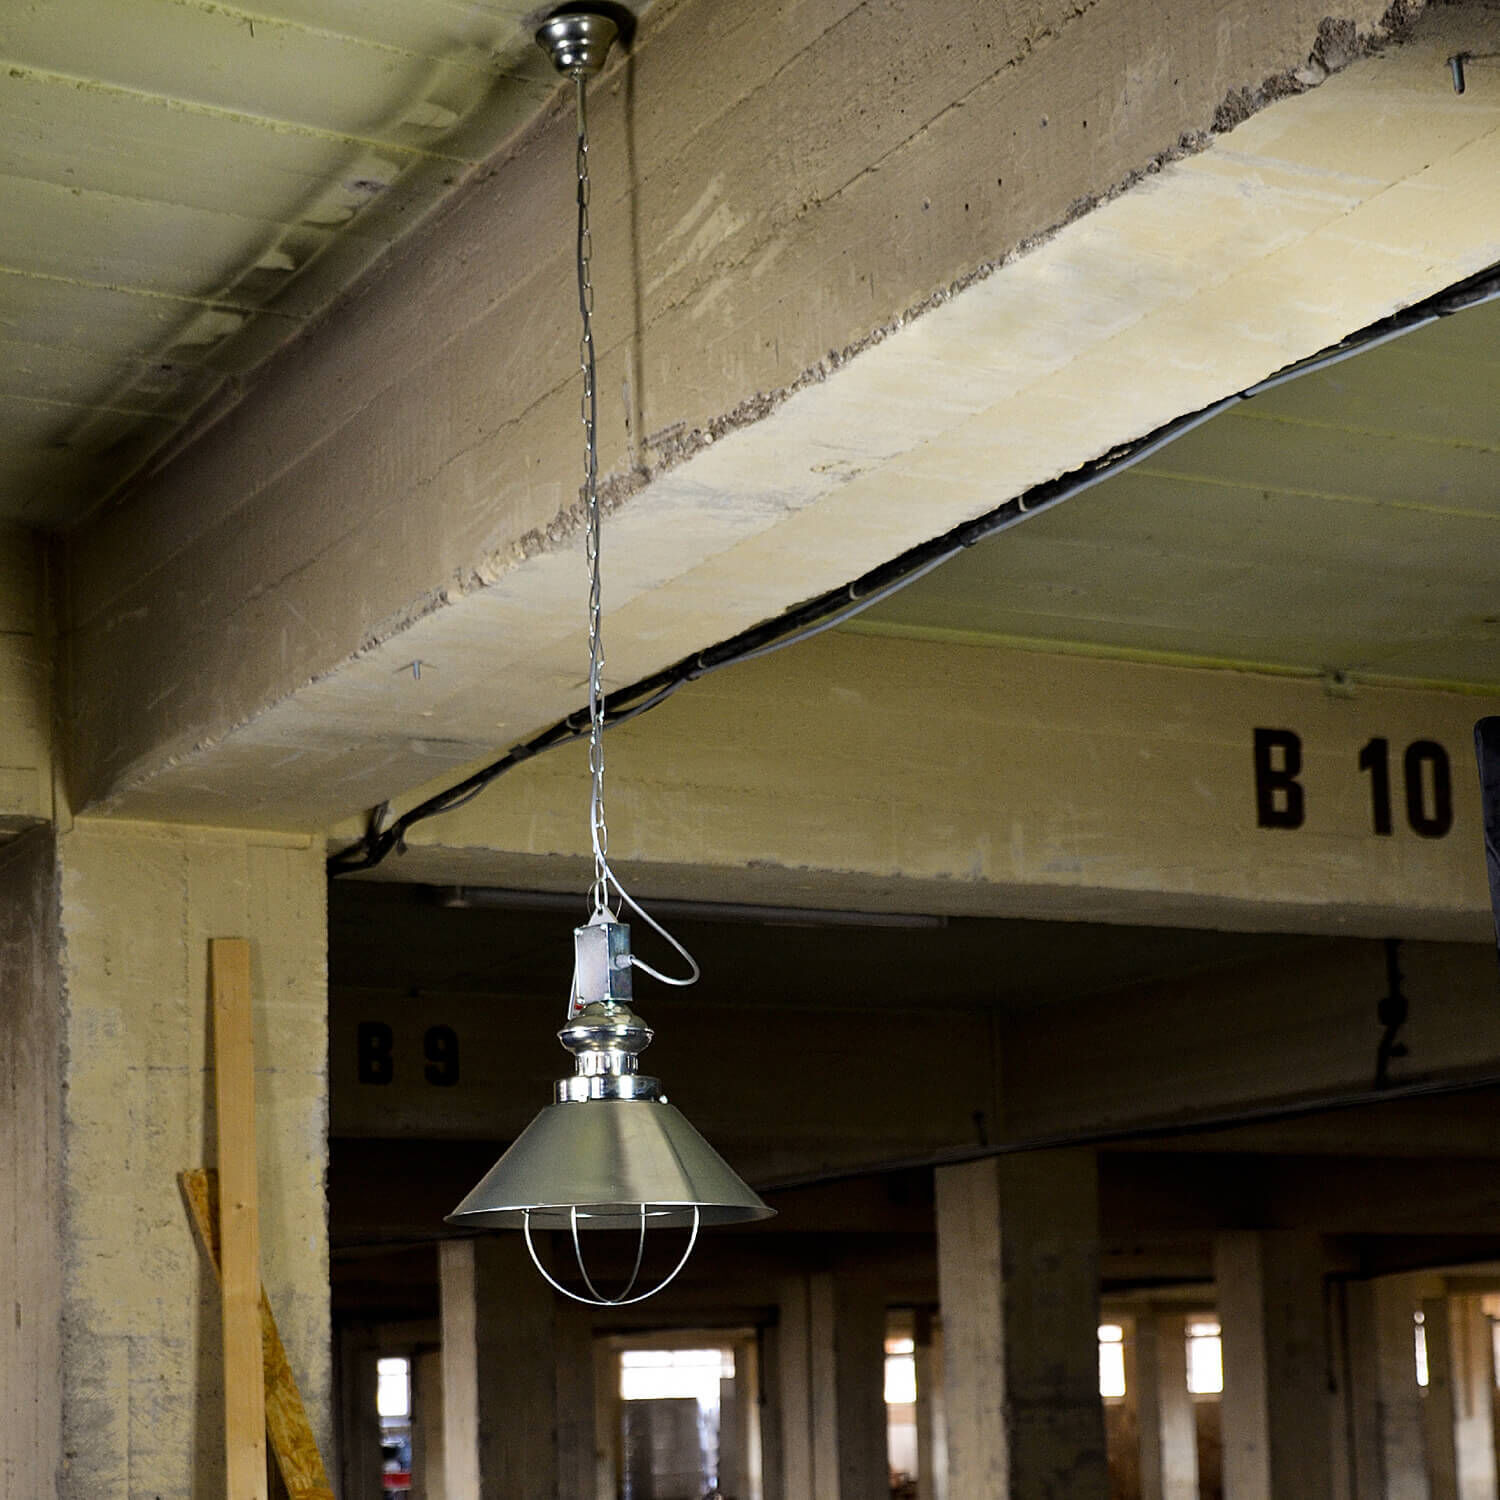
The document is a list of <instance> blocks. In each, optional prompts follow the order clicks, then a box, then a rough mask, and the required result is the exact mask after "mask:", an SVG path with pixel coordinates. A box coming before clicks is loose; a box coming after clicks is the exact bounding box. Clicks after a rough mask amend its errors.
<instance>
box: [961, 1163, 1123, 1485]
mask: <svg viewBox="0 0 1500 1500" xmlns="http://www.w3.org/2000/svg"><path fill="white" fill-rule="evenodd" d="M1098 1199H1099V1192H1098V1169H1097V1164H1096V1161H1095V1157H1094V1154H1093V1153H1092V1152H1084V1151H1069V1152H1046V1153H1041V1152H1038V1153H1034V1154H1027V1155H1021V1156H1004V1157H996V1158H992V1159H990V1160H986V1161H979V1162H971V1163H967V1164H965V1165H963V1166H956V1167H943V1168H940V1169H939V1171H938V1173H937V1224H938V1283H939V1290H940V1294H941V1297H942V1307H943V1343H944V1366H945V1376H944V1382H943V1403H944V1409H945V1412H946V1417H947V1431H948V1493H949V1495H950V1496H953V1497H958V1496H962V1497H963V1500H1104V1497H1105V1496H1107V1494H1108V1492H1109V1491H1108V1483H1109V1481H1108V1470H1107V1465H1106V1462H1105V1452H1104V1415H1103V1407H1102V1404H1101V1402H1100V1400H1099V1344H1098V1322H1099V1316H1098V1307H1099V1203H1098Z"/></svg>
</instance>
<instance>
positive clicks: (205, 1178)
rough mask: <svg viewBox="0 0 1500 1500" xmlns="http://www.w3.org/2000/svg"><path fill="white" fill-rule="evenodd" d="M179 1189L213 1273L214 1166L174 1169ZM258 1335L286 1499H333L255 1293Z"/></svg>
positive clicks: (265, 1302) (276, 1336)
mask: <svg viewBox="0 0 1500 1500" xmlns="http://www.w3.org/2000/svg"><path fill="white" fill-rule="evenodd" d="M178 1181H179V1182H180V1183H181V1184H182V1194H183V1197H184V1198H185V1199H186V1200H187V1206H188V1212H189V1214H190V1216H191V1218H192V1221H193V1229H194V1230H195V1231H196V1233H197V1236H198V1243H199V1245H200V1246H202V1249H203V1253H204V1254H205V1255H206V1256H207V1257H208V1259H209V1263H210V1264H211V1265H212V1266H213V1268H214V1274H215V1275H216V1276H217V1275H218V1274H219V1178H218V1174H217V1173H216V1172H213V1171H211V1170H204V1169H203V1168H198V1169H196V1170H193V1171H190V1172H182V1173H179V1174H178ZM260 1335H261V1351H262V1365H263V1369H264V1372H265V1393H266V1432H267V1435H268V1436H269V1437H270V1439H271V1449H272V1451H273V1452H274V1453H275V1455H276V1464H277V1467H278V1468H279V1469H280V1470H281V1479H282V1483H283V1484H285V1485H286V1490H287V1494H288V1496H290V1500H333V1486H332V1485H331V1484H330V1483H329V1481H328V1472H327V1470H326V1469H325V1468H324V1467H323V1456H322V1454H321V1453H319V1452H318V1440H317V1438H315V1437H314V1436H313V1430H312V1424H311V1423H310V1422H309V1421H308V1419H307V1409H306V1407H304V1406H303V1404H302V1393H301V1391H299V1390H298V1389H297V1380H296V1377H295V1376H294V1375H293V1374H292V1368H291V1365H290V1364H289V1363H288V1361H287V1357H286V1349H285V1347H284V1346H283V1345H282V1342H281V1331H280V1330H279V1329H278V1328H277V1326H276V1317H275V1314H274V1313H273V1312H272V1311H271V1304H270V1301H269V1299H268V1298H267V1297H266V1293H265V1288H264V1287H262V1288H261V1293H260Z"/></svg>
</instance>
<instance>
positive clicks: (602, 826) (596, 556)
mask: <svg viewBox="0 0 1500 1500" xmlns="http://www.w3.org/2000/svg"><path fill="white" fill-rule="evenodd" d="M575 83H576V84H577V98H578V154H577V167H578V239H577V251H578V253H577V267H578V315H579V319H580V321H581V323H582V328H583V331H582V335H581V337H580V339H579V347H578V364H579V368H580V369H581V370H582V372H583V399H582V415H583V448H584V470H583V488H584V496H583V498H584V508H585V511H586V516H587V521H586V526H585V529H584V549H583V550H584V558H585V561H586V562H587V564H588V572H589V604H588V615H589V842H590V843H591V844H592V846H593V852H594V882H593V886H592V887H591V890H590V901H591V903H592V908H593V910H592V915H591V917H590V920H591V921H600V920H609V919H612V918H614V917H615V916H616V915H617V914H618V913H617V911H616V910H613V909H611V907H610V902H609V894H610V891H611V889H613V891H614V892H615V894H616V896H617V897H618V898H619V901H620V903H621V904H622V905H624V906H627V907H629V908H630V910H631V911H633V912H634V913H635V914H636V915H637V916H638V917H639V918H640V919H641V920H642V921H643V922H645V923H646V925H647V926H648V927H650V928H651V929H652V930H653V931H655V932H656V933H658V934H659V935H660V936H661V937H663V938H665V939H666V941H667V942H668V943H669V944H670V945H671V946H672V948H673V949H675V950H676V952H677V953H678V954H679V955H680V956H681V957H682V958H683V959H684V960H685V961H686V963H687V966H688V972H687V974H686V975H675V974H664V973H662V972H661V970H660V969H656V968H653V967H652V966H651V965H650V964H648V963H646V962H645V961H644V960H642V959H639V958H637V957H636V956H635V955H634V954H633V953H632V954H631V956H630V962H631V963H632V964H633V965H634V966H635V967H636V968H637V969H639V970H640V971H641V972H642V973H643V974H649V975H650V976H651V977H652V978H653V979H656V980H659V981H660V982H661V983H662V984H669V985H673V986H676V987H678V988H685V987H686V986H688V985H691V984H696V983H697V982H698V980H699V978H700V976H701V975H702V972H703V971H702V970H701V969H700V968H699V967H698V960H697V959H695V958H694V957H693V955H692V954H691V953H689V952H688V950H687V949H686V948H685V947H684V946H683V945H682V943H680V942H679V941H678V940H677V938H675V937H673V935H672V934H671V933H670V932H668V931H667V929H666V928H665V927H663V926H662V925H661V923H660V922H658V921H657V920H656V918H655V917H653V916H652V915H651V913H650V912H648V911H647V910H646V909H645V907H643V906H642V905H641V904H640V902H638V901H637V900H636V899H635V897H634V896H632V895H631V894H630V892H629V891H627V890H626V889H625V887H624V885H623V884H622V883H621V881H620V878H619V876H617V875H616V874H615V872H614V871H613V870H612V869H611V868H610V863H609V824H608V820H607V818H606V816H605V810H604V623H603V608H602V602H601V601H602V593H603V590H602V583H601V566H600V524H599V522H600V517H599V421H598V392H597V388H596V371H595V362H594V287H593V282H592V279H591V276H590V269H591V266H590V261H591V255H592V249H593V240H592V237H591V235H590V233H589V128H588V103H587V99H588V89H587V85H586V83H585V81H584V77H583V75H582V74H581V73H580V74H578V75H577V77H576V79H575ZM575 1233H576V1227H575ZM696 1233H697V1230H696V1228H695V1230H694V1234H695V1235H696ZM579 1269H580V1270H581V1269H582V1257H581V1256H580V1265H579ZM585 1280H587V1274H586V1273H585ZM590 1290H592V1288H590Z"/></svg>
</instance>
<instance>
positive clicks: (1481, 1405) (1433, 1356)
mask: <svg viewBox="0 0 1500 1500" xmlns="http://www.w3.org/2000/svg"><path fill="white" fill-rule="evenodd" d="M1422 1313H1423V1327H1424V1328H1425V1329H1426V1333H1427V1400H1426V1417H1427V1464H1428V1477H1429V1481H1430V1484H1431V1490H1432V1500H1494V1497H1495V1493H1496V1476H1495V1427H1494V1391H1495V1355H1494V1343H1493V1336H1492V1333H1491V1330H1490V1320H1489V1319H1488V1318H1487V1317H1486V1316H1485V1313H1484V1309H1483V1307H1482V1305H1481V1300H1480V1298H1479V1297H1477V1296H1448V1297H1428V1298H1425V1299H1424V1300H1423V1303H1422Z"/></svg>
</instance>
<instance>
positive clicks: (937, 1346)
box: [912, 1307, 948, 1500]
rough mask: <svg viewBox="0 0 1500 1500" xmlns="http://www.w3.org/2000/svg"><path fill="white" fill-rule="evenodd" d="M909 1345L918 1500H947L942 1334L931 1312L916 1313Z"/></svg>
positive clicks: (925, 1309) (929, 1310)
mask: <svg viewBox="0 0 1500 1500" xmlns="http://www.w3.org/2000/svg"><path fill="white" fill-rule="evenodd" d="M912 1344H913V1348H914V1351H915V1354H916V1361H915V1363H916V1374H917V1500H946V1497H947V1492H948V1475H947V1454H946V1452H945V1451H944V1437H945V1434H944V1432H943V1345H942V1331H941V1328H940V1326H939V1324H938V1322H937V1319H936V1318H934V1317H933V1315H932V1311H931V1309H930V1308H925V1307H919V1308H918V1309H917V1312H916V1318H915V1320H914V1323H913V1338H912Z"/></svg>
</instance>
